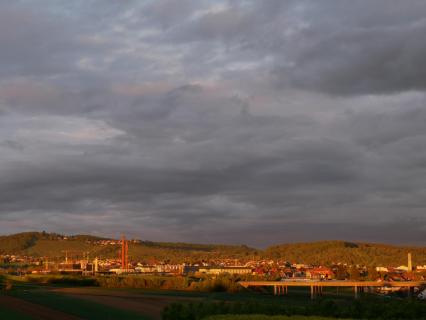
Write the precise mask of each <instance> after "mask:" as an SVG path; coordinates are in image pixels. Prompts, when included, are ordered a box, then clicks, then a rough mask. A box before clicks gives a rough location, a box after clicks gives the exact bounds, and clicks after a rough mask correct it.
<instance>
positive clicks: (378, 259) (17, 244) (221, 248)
mask: <svg viewBox="0 0 426 320" xmlns="http://www.w3.org/2000/svg"><path fill="white" fill-rule="evenodd" d="M104 240H108V239H106V238H100V237H94V236H90V235H74V236H63V235H60V234H56V233H45V232H26V233H19V234H14V235H9V236H0V254H19V255H28V256H34V257H45V256H48V257H49V258H50V259H53V260H55V259H57V260H60V259H63V258H64V256H65V252H67V254H68V257H74V258H78V257H80V258H81V257H83V255H87V254H88V255H89V256H90V257H95V256H97V257H101V258H112V257H118V256H119V252H120V245H119V244H118V243H117V244H115V245H114V244H113V245H111V244H107V245H105V244H102V241H104ZM408 252H411V253H412V256H413V264H414V265H425V264H426V248H425V247H400V246H392V245H386V244H373V243H355V242H345V241H319V242H310V243H290V244H281V245H276V246H271V247H269V248H267V249H265V250H257V249H253V248H250V247H247V246H244V245H241V246H235V245H213V244H192V243H172V242H152V241H132V242H130V244H129V256H130V258H131V260H137V261H142V262H146V263H155V262H159V261H168V262H170V263H182V262H189V263H190V262H199V261H202V260H211V259H241V260H243V261H248V260H252V259H260V258H272V259H281V260H286V261H289V262H298V263H310V264H315V265H318V264H321V265H330V264H332V263H336V262H342V263H348V264H363V265H375V266H378V265H387V266H399V265H406V264H407V253H408Z"/></svg>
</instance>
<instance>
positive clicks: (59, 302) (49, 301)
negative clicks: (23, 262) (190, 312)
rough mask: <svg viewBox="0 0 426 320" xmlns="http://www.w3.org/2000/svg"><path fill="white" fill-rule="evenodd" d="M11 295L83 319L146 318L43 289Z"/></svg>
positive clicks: (128, 319)
mask: <svg viewBox="0 0 426 320" xmlns="http://www.w3.org/2000/svg"><path fill="white" fill-rule="evenodd" d="M12 295H13V296H15V297H17V298H20V299H23V300H26V301H29V302H33V303H36V304H40V305H43V306H46V307H48V308H51V309H54V310H59V311H62V312H64V313H67V314H71V315H75V316H77V317H80V318H83V319H91V320H92V319H93V320H113V319H120V320H132V319H134V320H147V319H148V318H147V317H143V316H141V315H139V314H137V313H134V312H131V311H126V310H122V309H117V308H113V307H108V306H105V305H103V304H98V303H94V302H89V301H85V300H82V299H78V298H73V297H69V296H65V295H62V294H57V293H53V292H48V291H45V290H31V291H21V290H19V291H14V292H12ZM0 319H2V318H0Z"/></svg>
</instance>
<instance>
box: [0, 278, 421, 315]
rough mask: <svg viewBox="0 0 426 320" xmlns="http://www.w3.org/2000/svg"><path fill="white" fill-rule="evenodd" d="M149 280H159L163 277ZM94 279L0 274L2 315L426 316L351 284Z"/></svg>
mask: <svg viewBox="0 0 426 320" xmlns="http://www.w3.org/2000/svg"><path fill="white" fill-rule="evenodd" d="M95 280H96V279H95ZM151 280H152V281H153V282H152V283H157V284H158V283H162V282H161V281H162V280H164V279H162V278H161V279H156V280H155V279H151ZM91 281H93V279H91V278H83V277H70V276H59V275H56V276H54V275H52V276H50V275H49V276H46V275H43V276H30V277H25V276H22V277H19V276H7V277H6V278H4V279H3V280H0V282H2V287H3V290H2V293H1V294H0V319H3V318H4V319H23V320H26V319H31V317H32V316H33V315H34V314H35V315H37V314H39V315H40V314H51V315H56V316H55V318H58V319H59V318H60V319H64V320H75V319H95V320H97V319H102V320H104V319H123V320H126V319H136V320H137V319H141V320H161V319H162V320H205V319H208V320H222V319H223V320H225V319H226V320H227V319H236V320H239V319H248V320H257V319H259V320H287V319H288V320H290V319H291V320H302V319H307V320H315V319H318V320H319V319H321V320H322V319H416V320H418V319H426V304H425V303H424V302H420V301H415V300H414V299H411V300H410V299H406V298H402V297H399V296H393V297H382V296H377V295H371V294H364V295H361V297H360V299H358V300H354V299H353V292H352V291H351V290H350V289H348V290H340V291H339V293H338V294H337V292H336V291H335V290H326V291H325V292H324V293H325V295H324V296H323V297H318V299H316V300H314V301H311V300H310V299H309V291H308V290H306V288H292V290H290V292H289V294H288V295H286V296H273V295H272V292H271V291H257V292H255V291H250V290H245V289H244V290H240V291H237V292H229V291H226V290H223V288H222V287H209V288H210V289H209V290H202V291H195V290H177V289H173V288H171V289H164V288H161V287H159V288H158V287H157V288H146V287H124V286H122V285H120V286H117V287H102V286H99V284H98V283H97V286H93V282H91ZM138 281H141V280H140V279H139V280H138ZM156 281H158V282H156ZM137 283H139V282H137ZM6 284H9V287H8V289H7V290H5V288H6ZM215 290H217V291H215ZM17 305H18V307H16V306H17ZM5 306H6V307H5ZM14 306H15V307H14Z"/></svg>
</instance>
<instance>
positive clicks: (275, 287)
mask: <svg viewBox="0 0 426 320" xmlns="http://www.w3.org/2000/svg"><path fill="white" fill-rule="evenodd" d="M276 295H277V286H274V296H276Z"/></svg>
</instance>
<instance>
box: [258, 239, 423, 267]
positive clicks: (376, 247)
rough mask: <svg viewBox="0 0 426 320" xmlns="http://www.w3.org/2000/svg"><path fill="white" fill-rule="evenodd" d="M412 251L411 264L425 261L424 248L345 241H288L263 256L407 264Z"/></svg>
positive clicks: (396, 264)
mask: <svg viewBox="0 0 426 320" xmlns="http://www.w3.org/2000/svg"><path fill="white" fill-rule="evenodd" d="M408 252H411V253H412V260H413V264H414V265H424V264H426V248H425V247H405V246H393V245H388V244H377V243H361V242H347V241H318V242H308V243H289V244H281V245H275V246H271V247H269V248H267V249H266V250H265V251H264V255H266V256H268V257H273V258H284V259H286V260H287V261H291V262H293V261H294V262H296V261H297V262H303V263H311V264H322V265H329V264H332V263H333V262H344V263H348V264H362V265H373V266H379V265H386V266H400V265H407V253H408Z"/></svg>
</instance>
